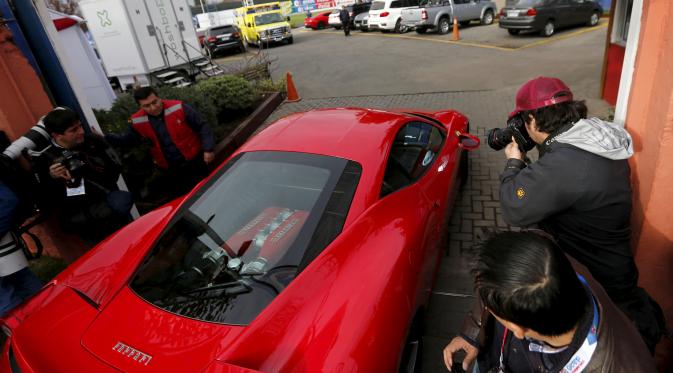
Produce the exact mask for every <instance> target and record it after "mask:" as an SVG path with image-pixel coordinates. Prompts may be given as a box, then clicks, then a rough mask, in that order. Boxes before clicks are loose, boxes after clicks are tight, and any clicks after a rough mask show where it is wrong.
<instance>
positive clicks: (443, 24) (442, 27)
mask: <svg viewBox="0 0 673 373" xmlns="http://www.w3.org/2000/svg"><path fill="white" fill-rule="evenodd" d="M450 26H451V25H450V24H449V19H448V18H446V17H444V18H442V19H440V20H439V25H437V33H438V34H440V35H445V34H448V33H449V29H450V28H451V27H450Z"/></svg>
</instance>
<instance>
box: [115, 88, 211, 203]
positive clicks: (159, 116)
mask: <svg viewBox="0 0 673 373" xmlns="http://www.w3.org/2000/svg"><path fill="white" fill-rule="evenodd" d="M133 98H134V99H135V100H136V102H137V103H138V105H139V106H140V110H138V111H137V112H136V113H134V114H133V115H131V118H130V121H129V122H130V125H129V128H128V130H127V131H126V132H125V133H123V134H108V135H106V136H105V138H106V140H107V141H108V142H109V143H110V144H112V145H115V146H120V145H121V146H124V145H136V144H139V143H141V142H142V140H143V139H146V140H149V142H150V143H151V148H150V153H151V154H152V157H153V158H154V163H155V164H156V165H157V167H159V168H160V169H161V170H163V171H165V173H166V174H167V175H168V176H169V177H171V176H172V177H171V178H172V179H174V180H173V182H172V184H173V185H172V186H173V187H174V188H175V189H176V193H177V194H183V193H186V192H187V191H189V189H191V188H192V187H193V186H194V185H195V184H196V183H198V182H199V181H201V180H202V179H203V178H204V177H205V176H206V175H207V174H208V169H207V167H206V165H207V164H209V163H211V162H212V161H213V159H214V158H215V155H214V153H213V149H214V147H215V144H214V140H213V134H212V131H211V130H210V127H209V126H208V123H206V121H205V120H204V119H203V117H202V116H201V115H200V114H199V113H198V112H197V111H195V110H194V109H193V108H192V107H191V106H189V105H187V104H185V103H184V102H182V101H178V100H165V99H161V98H159V97H158V95H157V93H156V92H155V91H154V89H153V88H152V87H141V88H137V89H136V90H135V91H134V92H133Z"/></svg>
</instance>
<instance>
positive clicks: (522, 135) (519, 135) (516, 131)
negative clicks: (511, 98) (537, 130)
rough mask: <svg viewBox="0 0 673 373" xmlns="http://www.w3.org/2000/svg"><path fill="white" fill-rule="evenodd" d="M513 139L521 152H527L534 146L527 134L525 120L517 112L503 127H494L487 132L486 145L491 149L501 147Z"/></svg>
mask: <svg viewBox="0 0 673 373" xmlns="http://www.w3.org/2000/svg"><path fill="white" fill-rule="evenodd" d="M512 137H514V141H516V143H517V144H518V145H519V149H520V150H521V151H522V152H527V151H529V150H531V149H533V148H534V147H535V142H534V141H533V140H532V139H531V138H530V136H529V135H528V131H527V130H526V122H525V121H524V119H523V116H522V115H521V114H517V115H515V116H513V117H512V118H510V119H509V120H508V121H507V126H505V128H494V129H492V130H491V131H489V133H488V138H487V141H488V146H490V147H491V148H492V149H493V150H500V149H503V148H504V147H505V146H507V144H509V143H510V142H512Z"/></svg>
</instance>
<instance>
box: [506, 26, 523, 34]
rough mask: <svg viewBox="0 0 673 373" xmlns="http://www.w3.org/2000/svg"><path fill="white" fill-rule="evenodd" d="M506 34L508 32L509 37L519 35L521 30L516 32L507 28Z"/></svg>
mask: <svg viewBox="0 0 673 373" xmlns="http://www.w3.org/2000/svg"><path fill="white" fill-rule="evenodd" d="M507 32H509V34H510V35H519V32H521V30H516V29H513V28H508V29H507Z"/></svg>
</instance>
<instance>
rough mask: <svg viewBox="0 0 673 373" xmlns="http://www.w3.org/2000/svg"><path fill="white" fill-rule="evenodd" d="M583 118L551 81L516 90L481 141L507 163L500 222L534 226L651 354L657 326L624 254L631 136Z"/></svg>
mask: <svg viewBox="0 0 673 373" xmlns="http://www.w3.org/2000/svg"><path fill="white" fill-rule="evenodd" d="M586 114H587V108H586V105H585V104H584V102H583V101H575V100H574V99H573V94H572V92H571V91H570V89H569V88H568V87H567V86H566V85H565V84H564V83H563V82H562V81H561V80H559V79H556V78H546V77H540V78H536V79H533V80H530V81H529V82H527V83H526V84H524V85H523V86H522V87H521V88H520V89H519V91H518V93H517V96H516V109H515V110H514V111H513V112H512V113H511V114H510V120H509V122H508V127H507V128H506V129H504V130H500V129H496V130H493V131H491V133H489V138H488V142H489V145H491V147H493V148H494V149H496V150H497V149H501V148H503V147H504V148H505V156H506V157H507V164H506V166H505V170H504V172H503V173H502V175H501V177H500V205H501V208H502V214H503V217H504V219H505V221H506V222H507V223H508V224H510V225H513V226H518V227H525V226H530V225H534V224H537V225H538V226H539V227H540V228H542V229H543V230H544V231H546V232H548V233H549V234H551V235H552V236H553V237H554V238H555V239H556V240H557V241H558V244H559V246H560V247H561V249H563V251H565V252H566V253H567V254H569V255H570V256H572V257H573V258H574V259H576V260H578V261H579V262H580V263H582V264H583V265H585V266H586V267H587V268H588V269H589V271H591V274H592V275H593V277H594V278H596V280H597V281H598V282H599V283H600V284H601V285H602V286H603V287H604V288H605V290H606V291H607V293H608V295H610V298H611V299H612V300H613V301H614V302H615V303H616V304H617V305H618V306H619V307H620V308H621V309H622V311H624V313H625V314H626V315H627V316H628V317H629V318H631V319H632V320H633V321H634V323H635V325H636V328H637V329H638V331H639V332H640V334H641V336H642V337H643V339H644V340H645V343H646V344H647V346H648V348H649V349H650V351H651V352H654V348H655V346H656V344H657V342H658V341H659V339H660V338H661V335H662V334H663V331H664V330H665V321H664V318H663V313H662V311H661V308H660V307H659V305H658V304H657V303H656V302H655V301H654V300H653V299H652V298H650V296H649V295H648V294H647V293H646V292H645V290H643V289H642V288H640V287H638V269H637V268H636V265H635V261H634V258H633V253H632V251H631V243H630V240H631V225H630V217H631V181H630V169H629V164H628V162H627V159H628V158H629V157H631V155H632V154H633V144H632V140H631V136H630V135H629V133H628V132H627V131H626V130H625V129H624V128H623V127H621V126H618V125H615V124H613V123H609V122H604V121H602V120H600V119H598V118H590V119H587V118H586ZM534 146H537V149H538V152H539V159H538V161H536V162H534V163H530V164H527V163H526V162H525V161H524V159H525V156H526V154H525V151H527V150H530V149H532V148H533V147H534Z"/></svg>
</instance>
